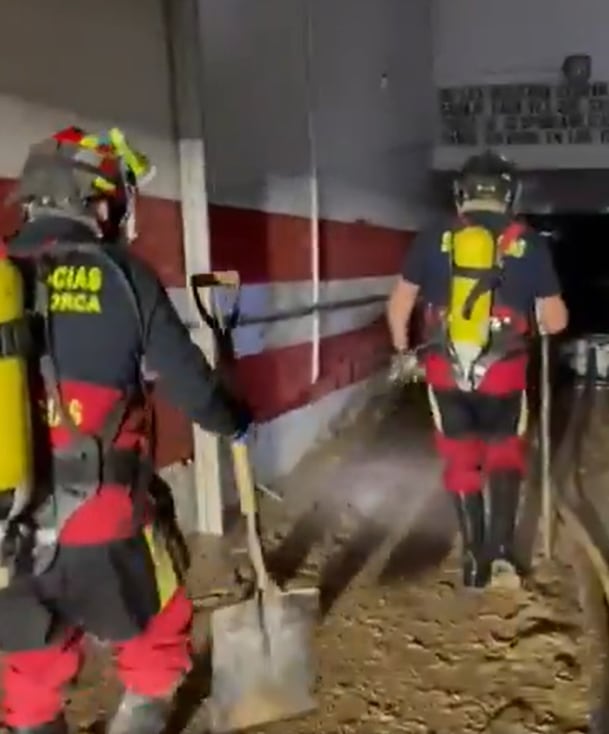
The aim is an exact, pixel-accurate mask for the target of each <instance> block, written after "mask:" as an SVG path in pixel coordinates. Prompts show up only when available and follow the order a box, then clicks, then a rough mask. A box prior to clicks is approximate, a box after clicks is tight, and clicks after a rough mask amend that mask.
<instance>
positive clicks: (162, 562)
mask: <svg viewBox="0 0 609 734" xmlns="http://www.w3.org/2000/svg"><path fill="white" fill-rule="evenodd" d="M144 537H145V538H146V543H147V544H148V550H149V551H150V558H151V559H152V564H153V566H154V576H155V580H156V587H157V592H158V595H159V603H160V608H161V609H163V608H164V607H165V605H166V604H167V602H168V601H169V600H170V599H171V597H172V596H173V595H174V594H175V593H176V591H177V590H178V586H179V583H178V577H177V574H176V572H175V568H174V566H173V561H172V560H171V555H170V554H169V551H168V550H167V545H166V543H165V541H164V540H163V539H159V538H157V537H156V534H155V532H154V530H153V528H152V526H150V525H148V526H147V527H145V528H144Z"/></svg>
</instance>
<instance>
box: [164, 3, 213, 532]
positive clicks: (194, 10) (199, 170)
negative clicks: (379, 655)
mask: <svg viewBox="0 0 609 734" xmlns="http://www.w3.org/2000/svg"><path fill="white" fill-rule="evenodd" d="M162 2H164V5H165V18H166V24H167V39H168V53H169V62H170V69H171V85H172V89H171V92H172V104H173V110H174V119H175V126H176V139H177V143H178V155H179V169H180V197H181V204H182V226H183V233H184V245H183V247H184V260H185V270H186V282H187V287H188V289H189V298H190V310H191V312H192V314H193V317H194V322H195V323H197V327H195V328H194V329H193V330H192V339H193V341H194V342H195V344H197V346H199V348H200V349H202V350H203V352H204V353H205V355H206V357H207V359H208V360H209V361H210V362H211V363H212V364H215V362H216V354H215V345H214V341H213V336H212V334H211V332H210V330H209V329H208V328H207V327H206V326H205V325H204V324H203V323H202V322H201V320H200V318H199V317H198V315H197V310H196V307H195V304H194V302H193V300H192V295H191V294H190V279H191V277H192V276H193V275H194V274H196V273H207V272H210V271H211V257H210V247H209V221H208V211H207V189H206V182H205V147H204V142H203V99H202V89H203V85H202V78H201V64H202V53H201V30H200V23H199V12H198V2H197V0H162ZM150 75H151V79H150V83H154V69H150ZM201 296H202V298H203V302H204V303H205V304H206V307H208V306H209V298H210V292H209V289H206V290H205V291H202V293H201ZM193 435H194V467H193V468H194V487H195V492H196V500H197V502H196V504H197V522H196V527H197V530H198V531H199V532H201V533H208V534H212V535H222V534H223V530H224V527H223V503H222V486H221V472H220V452H219V440H218V438H217V436H214V435H213V434H210V433H207V432H206V431H202V430H201V429H199V428H198V427H196V426H195V427H194V428H193Z"/></svg>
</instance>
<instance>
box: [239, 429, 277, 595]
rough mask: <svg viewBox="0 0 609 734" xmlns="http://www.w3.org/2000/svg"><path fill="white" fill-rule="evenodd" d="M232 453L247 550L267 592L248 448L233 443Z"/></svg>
mask: <svg viewBox="0 0 609 734" xmlns="http://www.w3.org/2000/svg"><path fill="white" fill-rule="evenodd" d="M231 452H232V455H233V469H234V472H235V483H236V485H237V491H238V492H239V501H240V504H241V513H242V514H243V515H245V517H246V519H247V549H248V553H249V557H250V560H251V562H252V565H253V567H254V571H255V573H256V583H257V586H258V590H259V591H265V590H266V588H267V587H268V586H269V575H268V571H267V570H266V566H265V563H264V554H263V550H262V542H261V540H260V535H259V533H258V524H257V508H256V485H255V484H254V477H253V474H252V465H251V462H250V459H249V452H248V449H247V446H246V445H245V444H244V443H242V442H240V441H233V443H232V444H231Z"/></svg>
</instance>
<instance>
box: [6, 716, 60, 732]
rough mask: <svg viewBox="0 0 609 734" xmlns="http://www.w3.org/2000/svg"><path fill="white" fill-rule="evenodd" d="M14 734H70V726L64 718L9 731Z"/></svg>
mask: <svg viewBox="0 0 609 734" xmlns="http://www.w3.org/2000/svg"><path fill="white" fill-rule="evenodd" d="M9 731H10V732H12V734H68V725H67V723H66V720H65V719H64V717H63V716H60V717H59V718H57V719H55V721H49V722H48V723H46V724H38V725H37V726H18V727H15V728H13V729H9Z"/></svg>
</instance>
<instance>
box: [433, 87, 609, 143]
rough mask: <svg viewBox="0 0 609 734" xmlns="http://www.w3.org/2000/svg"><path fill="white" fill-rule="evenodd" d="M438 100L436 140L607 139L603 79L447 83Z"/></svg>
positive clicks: (608, 101) (608, 104) (607, 92)
mask: <svg viewBox="0 0 609 734" xmlns="http://www.w3.org/2000/svg"><path fill="white" fill-rule="evenodd" d="M438 104H439V112H440V132H439V138H440V139H439V141H438V142H439V144H440V145H448V146H481V145H488V146H505V145H577V144H601V145H609V83H607V82H598V83H594V84H587V85H584V86H583V87H579V88H573V87H569V86H567V85H565V84H560V85H550V84H496V85H488V86H476V87H472V86H469V87H447V88H444V89H440V90H439V92H438Z"/></svg>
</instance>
